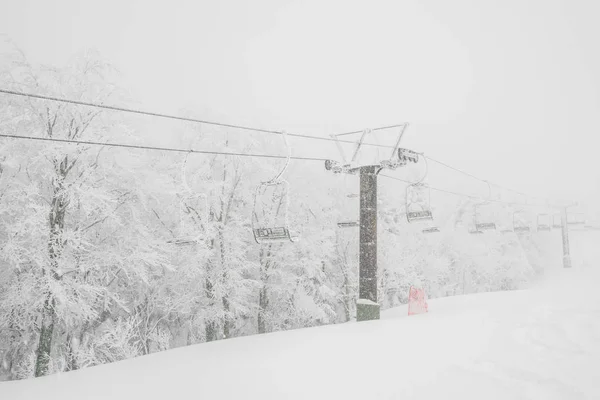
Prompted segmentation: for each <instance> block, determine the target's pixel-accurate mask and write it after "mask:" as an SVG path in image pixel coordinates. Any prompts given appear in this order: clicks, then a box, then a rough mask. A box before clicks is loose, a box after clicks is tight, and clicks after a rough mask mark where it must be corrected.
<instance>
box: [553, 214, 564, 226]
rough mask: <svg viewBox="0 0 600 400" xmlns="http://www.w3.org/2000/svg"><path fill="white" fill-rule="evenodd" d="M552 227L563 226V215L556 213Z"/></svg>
mask: <svg viewBox="0 0 600 400" xmlns="http://www.w3.org/2000/svg"><path fill="white" fill-rule="evenodd" d="M552 227H553V228H562V216H561V215H560V214H554V215H553V216H552Z"/></svg>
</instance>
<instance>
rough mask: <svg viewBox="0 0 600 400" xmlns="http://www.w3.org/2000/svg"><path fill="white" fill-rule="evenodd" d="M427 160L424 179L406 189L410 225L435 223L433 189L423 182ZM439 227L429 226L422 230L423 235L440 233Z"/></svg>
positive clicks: (423, 178)
mask: <svg viewBox="0 0 600 400" xmlns="http://www.w3.org/2000/svg"><path fill="white" fill-rule="evenodd" d="M423 159H424V160H425V174H424V175H423V177H422V178H421V179H420V180H419V181H417V182H414V183H411V184H410V185H408V186H407V187H406V192H405V203H406V204H405V207H406V220H407V221H408V222H409V223H415V222H427V221H430V223H431V222H432V221H433V212H432V210H431V189H430V188H429V186H428V185H426V184H424V183H423V181H424V180H425V177H426V176H427V173H428V171H427V159H426V158H425V157H423ZM439 231H440V230H439V228H438V227H437V226H433V225H429V226H428V227H426V228H424V229H423V230H422V232H423V233H436V232H439Z"/></svg>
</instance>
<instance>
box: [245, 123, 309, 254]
mask: <svg viewBox="0 0 600 400" xmlns="http://www.w3.org/2000/svg"><path fill="white" fill-rule="evenodd" d="M282 135H283V140H284V142H285V145H286V148H287V150H288V154H287V159H286V162H285V164H284V166H283V168H282V169H281V171H279V172H278V173H277V175H276V176H275V177H274V178H272V179H271V180H269V181H266V182H262V183H261V184H259V185H258V187H257V188H256V191H255V192H254V208H253V211H252V219H251V226H252V234H253V235H254V240H255V241H256V243H258V244H263V243H274V242H286V241H289V242H295V241H297V240H298V239H299V236H298V235H297V234H296V233H294V232H292V230H291V229H290V226H289V224H288V203H289V183H288V182H287V181H285V180H283V179H281V175H283V173H284V172H285V170H286V169H287V166H288V165H289V162H290V158H291V149H290V147H289V145H288V143H287V135H286V134H285V132H282Z"/></svg>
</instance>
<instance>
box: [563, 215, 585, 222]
mask: <svg viewBox="0 0 600 400" xmlns="http://www.w3.org/2000/svg"><path fill="white" fill-rule="evenodd" d="M569 217H571V218H569ZM567 224H568V225H585V214H583V213H572V214H568V215H567Z"/></svg>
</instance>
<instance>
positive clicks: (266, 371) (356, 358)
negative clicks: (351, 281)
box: [0, 239, 600, 400]
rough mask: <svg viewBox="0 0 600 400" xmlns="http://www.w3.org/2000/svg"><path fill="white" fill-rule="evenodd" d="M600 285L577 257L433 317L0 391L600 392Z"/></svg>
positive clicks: (179, 355) (594, 395)
mask: <svg viewBox="0 0 600 400" xmlns="http://www.w3.org/2000/svg"><path fill="white" fill-rule="evenodd" d="M588 240H589V239H588ZM594 243H597V241H596V240H594ZM594 243H590V244H594ZM585 247H586V249H587V248H588V247H589V246H585ZM581 254H582V253H581V252H580V253H579V257H580V258H582V257H583V256H581ZM574 256H575V255H574ZM586 259H587V258H586ZM596 260H598V258H596ZM599 284H600V263H597V264H595V265H593V266H592V265H591V263H589V262H585V263H583V262H578V263H577V265H576V266H575V268H573V269H571V270H562V269H561V270H553V271H546V274H545V276H544V278H543V279H542V280H541V281H540V282H538V283H536V284H535V285H534V286H533V287H532V288H531V289H528V290H521V291H513V292H501V293H485V294H477V295H467V296H457V297H452V298H444V299H436V300H431V301H430V302H429V310H430V312H429V313H428V314H425V315H417V316H411V317H407V315H406V314H407V308H406V306H405V307H399V308H396V309H393V310H388V311H386V312H384V313H383V317H382V320H380V321H372V322H362V323H348V324H343V325H336V326H326V327H320V328H310V329H302V330H297V331H292V332H280V333H273V334H267V335H260V336H252V337H244V338H237V339H231V340H225V341H218V342H212V343H206V344H200V345H196V346H191V347H186V348H179V349H176V350H171V351H167V352H164V353H158V354H152V355H149V356H144V357H140V358H137V359H132V360H127V361H122V362H118V363H114V364H111V365H103V366H98V367H93V368H89V369H86V370H80V371H75V372H70V373H65V374H57V375H53V376H48V377H43V378H38V379H33V380H26V381H18V382H5V383H0V399H10V400H19V399H24V400H25V399H26V400H31V399H38V398H39V399H42V398H43V399H45V400H53V399H57V400H82V399H113V400H118V399H144V400H152V399H157V400H159V399H160V400H165V399H172V400H175V399H190V398H202V399H261V400H268V399H273V400H275V399H276V400H281V399H307V398H311V399H344V400H350V399H363V400H364V399H420V400H426V399H436V400H440V399H461V400H466V399H476V400H482V399H486V400H490V399H502V400H507V399H540V400H552V399H570V400H576V399H600V290H598V286H599Z"/></svg>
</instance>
